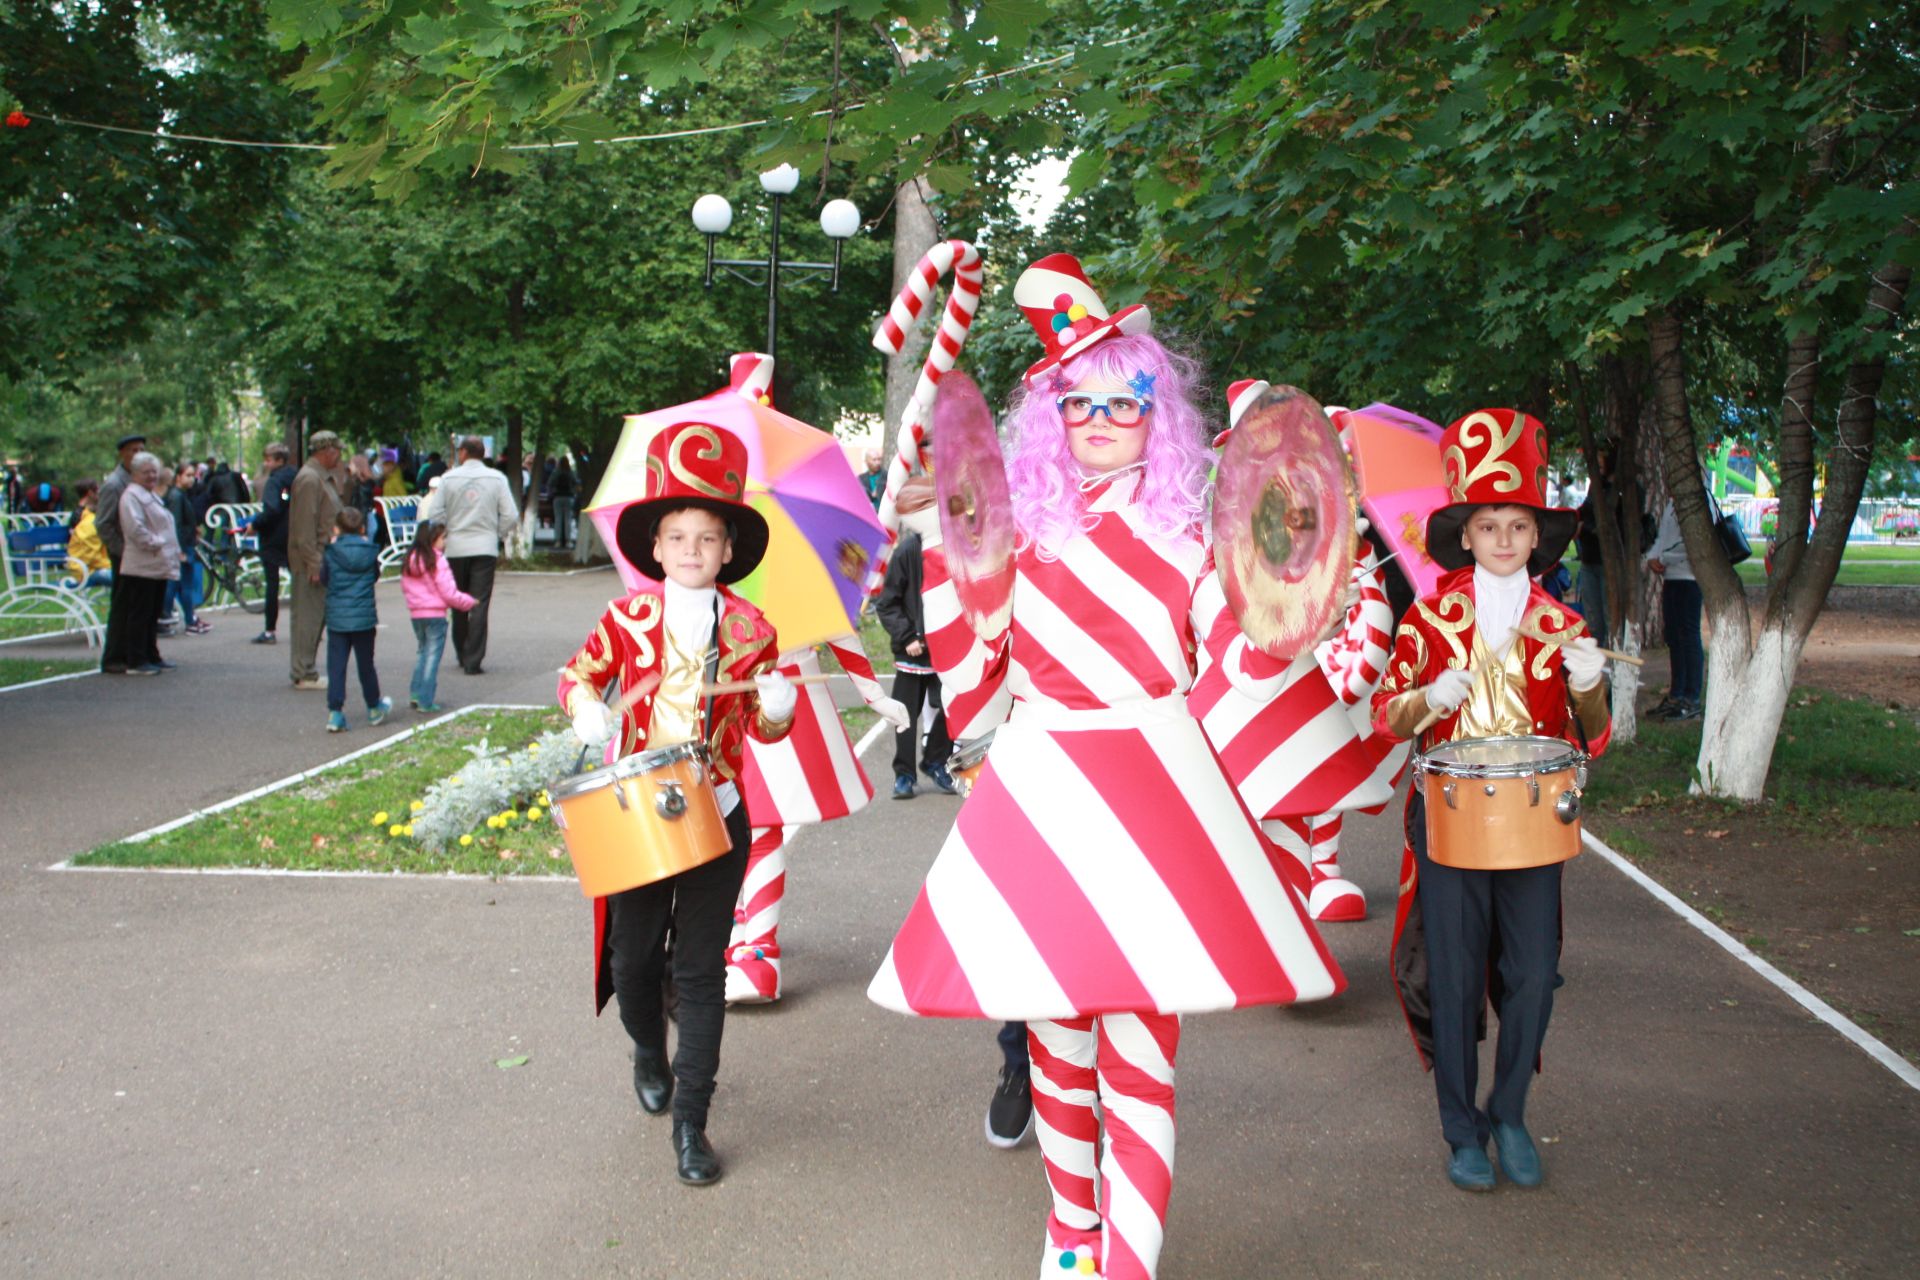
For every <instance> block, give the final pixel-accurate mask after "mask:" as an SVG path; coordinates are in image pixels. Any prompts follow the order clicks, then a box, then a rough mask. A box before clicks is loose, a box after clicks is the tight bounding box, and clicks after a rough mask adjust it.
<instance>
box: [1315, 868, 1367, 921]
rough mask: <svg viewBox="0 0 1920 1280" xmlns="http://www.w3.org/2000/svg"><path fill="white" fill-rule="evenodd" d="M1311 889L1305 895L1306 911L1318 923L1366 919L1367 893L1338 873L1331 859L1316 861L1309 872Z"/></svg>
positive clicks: (1338, 869) (1338, 870)
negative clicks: (1311, 883) (1311, 882)
mask: <svg viewBox="0 0 1920 1280" xmlns="http://www.w3.org/2000/svg"><path fill="white" fill-rule="evenodd" d="M1310 874H1311V876H1312V879H1313V888H1312V889H1311V891H1310V892H1309V893H1308V896H1307V914H1308V915H1310V916H1312V917H1313V918H1314V921H1315V923H1318V924H1351V923H1353V922H1355V921H1358V920H1365V919H1366V918H1367V895H1366V894H1364V893H1362V892H1360V886H1359V885H1357V884H1355V883H1354V882H1353V881H1351V880H1348V879H1346V878H1345V877H1343V876H1342V875H1341V874H1340V866H1339V864H1338V863H1335V862H1331V861H1329V862H1317V863H1315V864H1314V866H1313V869H1312V871H1311V873H1310Z"/></svg>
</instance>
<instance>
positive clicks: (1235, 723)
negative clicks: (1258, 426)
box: [1190, 380, 1407, 922]
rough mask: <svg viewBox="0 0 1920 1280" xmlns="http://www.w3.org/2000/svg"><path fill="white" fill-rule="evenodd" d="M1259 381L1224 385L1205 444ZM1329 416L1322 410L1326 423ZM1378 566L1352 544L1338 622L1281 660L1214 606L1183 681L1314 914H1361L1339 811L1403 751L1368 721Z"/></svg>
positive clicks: (1382, 600) (1355, 802) (1374, 789)
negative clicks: (1205, 652)
mask: <svg viewBox="0 0 1920 1280" xmlns="http://www.w3.org/2000/svg"><path fill="white" fill-rule="evenodd" d="M1266 389H1267V384H1266V383H1265V382H1259V381H1253V380H1248V381H1244V382H1236V383H1234V384H1233V385H1232V386H1231V387H1230V388H1228V390H1227V406H1228V407H1227V413H1228V422H1229V424H1230V425H1229V427H1228V429H1227V431H1223V432H1221V433H1220V435H1218V436H1216V437H1215V438H1214V444H1215V445H1216V446H1217V445H1221V444H1224V443H1225V442H1226V438H1227V436H1228V435H1229V434H1230V433H1231V431H1232V429H1233V426H1236V425H1238V423H1239V421H1240V417H1241V415H1242V414H1244V413H1245V412H1246V410H1247V408H1248V406H1250V405H1251V404H1253V402H1254V401H1256V400H1258V399H1259V398H1260V394H1261V393H1262V392H1264V391H1265V390H1266ZM1340 417H1341V415H1340V414H1339V413H1338V412H1336V413H1335V414H1334V415H1333V419H1334V422H1335V424H1336V425H1338V424H1339V422H1340ZM1381 574H1382V569H1381V566H1380V563H1379V561H1378V559H1377V558H1376V556H1375V553H1374V550H1373V548H1372V547H1371V546H1370V545H1368V544H1366V543H1365V542H1362V543H1361V545H1360V548H1359V552H1358V554H1357V556H1356V557H1355V561H1354V570H1353V581H1354V594H1353V599H1352V600H1351V601H1350V603H1349V604H1348V607H1347V615H1346V620H1345V622H1344V624H1343V625H1342V627H1341V630H1340V631H1339V632H1338V633H1337V634H1335V635H1334V636H1333V637H1331V638H1329V639H1328V640H1326V641H1323V642H1322V643H1321V644H1320V645H1319V647H1318V648H1316V649H1315V650H1314V651H1313V653H1312V654H1302V655H1300V656H1299V657H1298V658H1295V659H1294V660H1293V662H1292V663H1279V662H1275V661H1273V660H1272V659H1269V658H1266V657H1265V656H1264V655H1261V654H1258V653H1251V654H1245V655H1241V654H1240V650H1243V649H1244V648H1245V644H1244V642H1243V641H1240V640H1239V639H1238V637H1239V635H1240V628H1239V627H1238V626H1237V625H1236V624H1235V623H1234V621H1233V618H1232V617H1231V616H1230V615H1229V614H1228V613H1227V612H1226V610H1225V609H1224V608H1223V609H1222V610H1221V611H1220V613H1219V615H1218V616H1217V617H1215V618H1214V619H1213V620H1212V621H1211V624H1210V626H1209V629H1208V630H1207V631H1206V632H1204V633H1203V634H1204V635H1205V637H1206V644H1207V646H1208V648H1209V650H1210V651H1211V652H1212V653H1213V655H1214V658H1215V666H1214V668H1213V669H1212V670H1210V671H1209V672H1208V673H1207V674H1205V675H1203V676H1202V677H1201V678H1200V680H1199V681H1197V682H1196V683H1195V685H1194V689H1193V695H1192V697H1191V699H1190V702H1191V705H1192V707H1193V713H1194V715H1196V716H1198V717H1199V718H1200V721H1201V723H1202V724H1203V725H1204V726H1205V727H1206V730H1207V737H1208V738H1209V739H1210V740H1211V741H1212V742H1213V744H1214V747H1215V749H1216V750H1217V751H1219V753H1220V758H1221V762H1222V763H1223V764H1224V765H1225V766H1226V769H1227V773H1228V776H1230V777H1232V778H1233V780H1234V784H1235V785H1236V786H1237V787H1238V788H1239V789H1240V795H1241V798H1242V799H1244V800H1245V801H1246V802H1247V807H1248V809H1250V810H1251V811H1252V812H1253V813H1255V814H1257V815H1259V816H1260V819H1261V822H1260V826H1261V829H1262V830H1264V831H1265V832H1266V833H1267V835H1268V837H1269V838H1270V839H1272V840H1273V842H1274V844H1275V845H1277V846H1278V847H1279V848H1281V849H1284V850H1285V851H1286V852H1288V853H1290V854H1292V855H1293V856H1294V857H1295V858H1297V859H1298V860H1299V862H1300V866H1301V867H1302V868H1303V869H1304V870H1305V872H1306V874H1307V883H1308V886H1309V887H1308V890H1307V892H1308V895H1309V896H1308V903H1307V906H1308V912H1309V914H1311V915H1312V916H1313V918H1314V919H1315V920H1317V921H1321V922H1335V921H1348V920H1363V919H1365V918H1366V914H1367V900H1366V896H1365V895H1364V894H1363V893H1361V891H1360V886H1359V885H1356V884H1354V883H1353V882H1352V881H1351V880H1348V879H1347V878H1346V877H1345V876H1343V875H1341V873H1340V863H1339V857H1340V827H1341V819H1342V815H1343V814H1345V813H1346V812H1347V811H1348V810H1352V809H1358V810H1360V811H1362V812H1366V813H1378V812H1380V811H1381V809H1382V808H1383V807H1384V806H1385V805H1386V804H1387V803H1388V802H1389V801H1391V800H1392V799H1393V793H1394V789H1395V787H1396V786H1398V784H1399V781H1400V772H1401V770H1402V769H1403V768H1404V767H1405V765H1406V761H1407V748H1406V744H1405V743H1394V742H1391V741H1390V740H1388V739H1387V738H1385V737H1383V736H1380V735H1377V734H1375V732H1374V730H1373V726H1372V724H1371V723H1370V721H1371V705H1370V699H1371V698H1372V696H1373V691H1374V689H1375V688H1377V687H1378V686H1379V683H1380V677H1381V675H1382V674H1383V673H1384V672H1385V670H1386V662H1387V644H1388V641H1389V638H1390V636H1391V633H1392V629H1393V615H1392V611H1391V610H1390V609H1389V607H1388V605H1387V596H1386V584H1385V582H1384V580H1383V579H1382V576H1381ZM1229 647H1232V648H1233V651H1234V653H1235V655H1236V656H1237V657H1239V666H1240V667H1241V668H1242V669H1243V670H1253V671H1259V672H1261V673H1262V676H1263V678H1262V679H1261V680H1260V681H1259V682H1258V683H1257V685H1249V687H1250V688H1252V689H1253V690H1254V691H1255V693H1256V694H1257V697H1251V698H1250V697H1248V696H1247V695H1246V694H1243V693H1241V692H1240V691H1239V690H1238V689H1237V688H1236V687H1235V685H1233V684H1232V683H1230V682H1229V681H1228V679H1227V677H1226V674H1225V673H1226V670H1227V667H1226V666H1225V665H1223V664H1222V663H1221V659H1223V658H1225V657H1226V656H1227V654H1228V650H1229Z"/></svg>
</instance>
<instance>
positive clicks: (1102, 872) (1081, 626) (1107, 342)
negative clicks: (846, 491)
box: [868, 254, 1344, 1280]
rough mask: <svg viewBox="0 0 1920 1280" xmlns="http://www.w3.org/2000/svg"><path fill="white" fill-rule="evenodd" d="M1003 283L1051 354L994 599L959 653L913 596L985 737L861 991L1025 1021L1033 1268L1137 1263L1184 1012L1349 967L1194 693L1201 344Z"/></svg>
mask: <svg viewBox="0 0 1920 1280" xmlns="http://www.w3.org/2000/svg"><path fill="white" fill-rule="evenodd" d="M1014 296H1015V300H1016V301H1017V302H1018V303H1019V304H1020V305H1021V307H1022V310H1023V311H1025V313H1026V314H1027V317H1028V319H1029V321H1030V322H1031V323H1033V325H1034V327H1035V330H1036V332H1037V333H1038V334H1039V335H1040V337H1041V339H1042V341H1043V342H1044V343H1045V344H1046V349H1047V355H1046V358H1045V359H1043V360H1042V361H1040V363H1039V364H1037V365H1035V366H1034V367H1033V368H1032V369H1030V370H1029V371H1028V373H1027V379H1026V381H1027V385H1026V386H1025V388H1023V390H1022V392H1021V393H1020V394H1019V395H1018V396H1016V398H1015V401H1014V404H1013V407H1012V410H1011V422H1012V425H1013V431H1014V437H1013V440H1012V442H1011V444H1010V446H1009V448H1010V456H1009V466H1008V478H1009V481H1010V483H1011V487H1012V492H1013V499H1014V514H1015V519H1016V524H1017V527H1018V529H1019V534H1020V546H1019V552H1018V555H1017V558H1016V561H1015V573H1016V576H1015V587H1014V591H1013V616H1012V621H1011V623H1010V625H1009V626H1008V627H1007V628H1006V629H1005V630H1004V631H1003V632H1002V633H1000V634H998V635H993V636H985V637H971V638H970V642H969V643H967V644H966V646H965V652H964V653H962V654H960V655H958V656H956V655H954V654H953V653H952V652H951V651H947V652H945V653H944V654H943V649H944V648H946V646H945V645H943V643H942V634H941V632H940V631H936V630H935V629H934V624H933V619H932V618H931V617H930V618H929V631H930V635H929V641H930V644H931V645H932V647H933V651H934V659H935V664H936V665H937V666H939V667H940V668H941V676H942V681H943V683H944V684H945V685H946V689H947V694H948V704H947V705H948V715H949V717H950V719H951V720H952V721H953V724H954V732H955V735H956V736H957V737H962V738H972V737H975V736H978V735H979V734H982V733H984V732H986V731H987V730H988V729H996V734H995V738H994V742H993V746H992V749H991V751H990V752H989V754H988V756H987V759H986V764H985V767H984V768H983V769H982V771H981V773H980V775H979V777H978V778H977V779H976V781H975V783H974V788H973V792H972V794H971V795H970V796H969V797H968V799H967V801H966V803H965V805H964V806H963V807H962V808H961V811H960V816H959V818H958V820H957V821H956V823H955V825H954V829H953V831H952V832H951V833H950V834H949V836H948V838H947V841H946V843H945V845H944V846H943V847H942V849H941V851H940V854H939V857H938V858H937V859H936V861H935V863H934V865H933V868H932V869H931V870H930V871H929V873H928V876H927V880H926V884H925V885H924V886H923V888H922V889H921V892H920V894H919V896H918V897H917V899H916V901H915V902H914V904H913V906H912V908H911V910H910V911H909V912H908V915H907V918H906V921H905V923H904V924H903V925H902V926H901V928H900V931H899V933H898V934H897V935H896V936H895V938H894V941H893V946H892V948H891V949H890V950H889V952H888V954H887V958H886V960H885V962H884V963H883V964H882V966H881V968H880V971H879V972H878V973H877V974H876V975H875V977H874V980H873V983H872V985H871V986H870V988H869V990H868V995H869V996H870V997H871V998H872V999H873V1000H874V1001H875V1002H877V1003H879V1004H881V1005H883V1006H885V1007H887V1008H890V1009H895V1010H899V1011H901V1012H904V1013H916V1014H925V1015H932V1016H943V1017H974V1018H992V1019H1024V1020H1027V1021H1028V1024H1029V1031H1028V1035H1029V1049H1030V1052H1031V1054H1032V1059H1033V1092H1034V1105H1035V1110H1036V1111H1037V1113H1038V1125H1037V1129H1038V1134H1039V1138H1040V1147H1041V1153H1042V1156H1043V1157H1044V1162H1045V1170H1046V1175H1047V1181H1048V1184H1049V1187H1050V1188H1051V1191H1052V1197H1053V1207H1052V1212H1051V1213H1050V1214H1049V1215H1048V1219H1047V1229H1046V1247H1045V1251H1044V1253H1043V1255H1042V1263H1041V1267H1042V1270H1041V1274H1042V1275H1043V1276H1072V1275H1084V1274H1104V1275H1106V1276H1109V1277H1126V1278H1128V1280H1137V1278H1138V1277H1145V1276H1152V1275H1153V1274H1154V1271H1155V1268H1156V1265H1157V1262H1158V1259H1159V1254H1160V1247H1161V1241H1162V1238H1163V1236H1164V1231H1165V1219H1166V1210H1167V1203H1168V1200H1169V1198H1170V1196H1171V1193H1172V1178H1173V1154H1174V1060H1175V1056H1176V1051H1177V1048H1178V1045H1179V1038H1180V1015H1181V1014H1182V1013H1189V1012H1199V1011H1202V1010H1210V1009H1228V1008H1237V1007H1241V1006H1246V1005H1260V1004H1286V1003H1290V1002H1292V1001H1296V1000H1312V999H1321V998H1324V997H1327V996H1330V995H1333V994H1334V993H1336V992H1337V991H1339V990H1340V989H1341V988H1342V986H1343V985H1344V979H1343V978H1342V977H1341V975H1340V972H1339V969H1338V967H1337V966H1336V965H1335V964H1334V962H1333V959H1332V957H1331V956H1330V955H1329V954H1328V953H1327V950H1326V948H1325V946H1324V944H1323V943H1322V942H1321V940H1320V937H1319V935H1318V933H1316V932H1315V930H1314V927H1313V925H1312V923H1311V921H1309V920H1308V919H1307V916H1306V912H1305V908H1304V905H1303V904H1302V902H1301V901H1300V898H1299V896H1298V895H1297V894H1296V893H1295V892H1293V891H1292V890H1291V889H1290V888H1289V887H1288V886H1287V885H1286V884H1285V883H1284V882H1283V881H1282V880H1281V878H1280V876H1279V875H1278V873H1277V872H1276V871H1275V869H1274V864H1273V863H1272V862H1271V861H1270V860H1269V858H1268V857H1267V854H1266V852H1265V845H1266V842H1265V841H1264V840H1263V838H1262V837H1261V835H1260V832H1259V830H1258V829H1257V828H1256V827H1255V826H1254V825H1253V824H1252V822H1251V821H1250V819H1249V818H1248V816H1247V812H1246V810H1245V808H1244V807H1243V806H1242V804H1241V802H1240V800H1239V798H1238V796H1237V795H1236V794H1235V793H1234V790H1233V786H1232V784H1231V782H1230V781H1229V780H1228V778H1227V777H1226V775H1225V774H1224V773H1223V772H1222V771H1221V769H1220V766H1219V765H1218V764H1217V762H1216V761H1215V758H1214V754H1213V752H1212V751H1211V750H1210V749H1209V747H1208V745H1207V741H1206V738H1205V736H1204V734H1203V733H1202V731H1201V728H1200V724H1199V722H1198V721H1197V720H1195V719H1194V717H1193V716H1192V714H1191V713H1190V712H1189V710H1188V708H1187V702H1186V695H1187V693H1188V692H1189V690H1190V689H1191V687H1192V685H1193V682H1194V677H1195V669H1196V663H1198V664H1199V665H1200V666H1201V667H1202V668H1203V669H1204V666H1205V664H1206V663H1207V661H1208V657H1207V654H1206V651H1205V650H1204V649H1202V648H1201V647H1200V645H1199V644H1198V634H1199V629H1200V627H1201V626H1202V625H1203V622H1204V620H1206V619H1209V618H1211V617H1213V616H1214V614H1215V613H1216V612H1217V609H1218V605H1217V603H1215V601H1216V600H1217V597H1218V596H1219V586H1218V582H1217V578H1216V575H1215V574H1214V571H1213V566H1212V562H1211V553H1210V548H1209V546H1208V543H1207V540H1206V537H1205V534H1204V532H1203V530H1202V518H1203V515H1204V509H1205V501H1206V474H1207V468H1208V466H1209V465H1210V458H1209V455H1208V453H1207V450H1206V436H1205V434H1204V432H1203V430H1202V424H1201V419H1200V414H1199V411H1198V410H1197V408H1196V407H1195V404H1194V402H1193V400H1192V391H1191V380H1192V377H1193V367H1192V365H1191V363H1190V362H1189V361H1187V360H1185V359H1183V358H1181V357H1178V356H1175V355H1173V354H1172V353H1170V352H1169V351H1168V350H1167V349H1166V348H1165V347H1163V346H1162V345H1161V344H1160V343H1159V342H1158V341H1157V340H1155V339H1154V338H1153V337H1152V336H1151V334H1150V333H1149V332H1148V330H1149V327H1150V322H1149V317H1148V315H1147V312H1146V309H1145V308H1144V307H1138V306H1135V307H1129V308H1126V309H1124V310H1122V311H1120V312H1119V313H1117V314H1115V315H1112V316H1109V315H1108V313H1107V310H1106V307H1105V306H1104V305H1103V304H1102V302H1101V300H1100V298H1099V296H1098V295H1097V294H1096V293H1095V292H1094V290H1093V288H1092V286H1091V285H1089V284H1088V283H1087V281H1086V278H1085V276H1084V275H1083V274H1082V272H1081V270H1080V265H1079V263H1078V262H1077V261H1075V260H1074V259H1073V258H1071V257H1070V256H1068V255H1065V254H1054V255H1052V256H1050V257H1048V258H1044V259H1042V260H1041V261H1040V262H1038V263H1035V264H1034V266H1033V267H1031V268H1029V269H1028V270H1027V272H1026V273H1024V274H1023V275H1022V276H1021V278H1020V280H1019V281H1018V282H1017V284H1016V286H1015V291H1014ZM943 630H944V629H943ZM996 726H997V728H996ZM1096 1101H1097V1102H1098V1104H1099V1110H1098V1112H1096V1110H1095V1103H1096ZM1096 1139H1098V1146H1096ZM1096 1151H1097V1152H1098V1173H1099V1188H1100V1190H1099V1194H1098V1195H1096V1190H1095V1188H1096V1181H1095V1173H1096V1167H1095V1166H1096Z"/></svg>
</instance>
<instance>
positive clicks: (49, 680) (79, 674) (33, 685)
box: [0, 667, 100, 693]
mask: <svg viewBox="0 0 1920 1280" xmlns="http://www.w3.org/2000/svg"><path fill="white" fill-rule="evenodd" d="M99 674H100V668H98V667H95V668H93V669H92V670H91V671H69V672H67V673H66V674H65V675H63V676H47V677H45V678H43V679H40V680H29V681H27V682H26V683H25V684H9V685H0V693H12V692H14V691H15V690H16V689H38V688H39V687H40V686H41V685H43V684H59V683H60V682H61V681H62V680H84V679H85V678H86V677H88V676H97V675H99Z"/></svg>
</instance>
